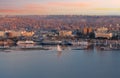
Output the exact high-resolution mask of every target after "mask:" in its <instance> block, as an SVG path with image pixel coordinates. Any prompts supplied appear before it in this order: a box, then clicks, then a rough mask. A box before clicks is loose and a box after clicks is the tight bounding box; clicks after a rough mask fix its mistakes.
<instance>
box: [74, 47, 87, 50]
mask: <svg viewBox="0 0 120 78" xmlns="http://www.w3.org/2000/svg"><path fill="white" fill-rule="evenodd" d="M86 49H87V46H75V47H72V50H86Z"/></svg>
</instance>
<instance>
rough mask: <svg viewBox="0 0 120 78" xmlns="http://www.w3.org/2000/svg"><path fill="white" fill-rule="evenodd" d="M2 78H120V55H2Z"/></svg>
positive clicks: (46, 52) (73, 52)
mask: <svg viewBox="0 0 120 78" xmlns="http://www.w3.org/2000/svg"><path fill="white" fill-rule="evenodd" d="M0 78H120V52H119V51H102V52H101V51H96V50H90V51H89V50H64V51H62V52H57V51H56V50H34V51H11V52H3V51H0Z"/></svg>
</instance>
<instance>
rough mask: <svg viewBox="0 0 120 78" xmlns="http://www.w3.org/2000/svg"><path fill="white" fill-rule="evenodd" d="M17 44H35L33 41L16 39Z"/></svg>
mask: <svg viewBox="0 0 120 78" xmlns="http://www.w3.org/2000/svg"><path fill="white" fill-rule="evenodd" d="M17 44H35V42H34V41H28V40H27V41H18V42H17Z"/></svg>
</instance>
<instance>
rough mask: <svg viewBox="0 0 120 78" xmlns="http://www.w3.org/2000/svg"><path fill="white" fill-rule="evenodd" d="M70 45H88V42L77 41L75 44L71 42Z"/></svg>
mask: <svg viewBox="0 0 120 78" xmlns="http://www.w3.org/2000/svg"><path fill="white" fill-rule="evenodd" d="M72 45H83V46H84V45H85V46H86V45H89V42H87V41H77V42H72Z"/></svg>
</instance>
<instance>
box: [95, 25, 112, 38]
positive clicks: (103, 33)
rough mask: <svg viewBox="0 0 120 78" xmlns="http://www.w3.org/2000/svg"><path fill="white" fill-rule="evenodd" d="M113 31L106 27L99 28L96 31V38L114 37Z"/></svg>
mask: <svg viewBox="0 0 120 78" xmlns="http://www.w3.org/2000/svg"><path fill="white" fill-rule="evenodd" d="M112 36H113V33H111V32H108V29H107V28H105V27H102V28H98V29H97V31H95V38H108V39H109V38H112Z"/></svg>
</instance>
